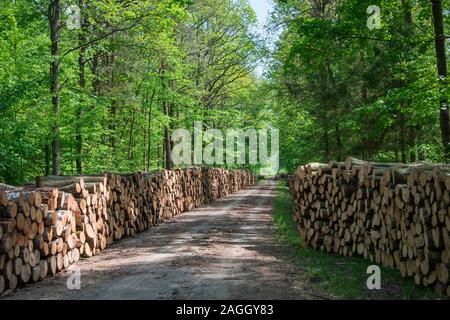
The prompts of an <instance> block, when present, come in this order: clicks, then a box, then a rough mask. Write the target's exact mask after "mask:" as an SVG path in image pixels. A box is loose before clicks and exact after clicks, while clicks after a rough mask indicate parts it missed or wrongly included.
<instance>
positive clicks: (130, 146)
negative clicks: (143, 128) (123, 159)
mask: <svg viewBox="0 0 450 320" xmlns="http://www.w3.org/2000/svg"><path fill="white" fill-rule="evenodd" d="M135 115H136V111H135V110H134V109H133V114H132V116H131V127H130V139H129V140H128V160H133V145H134V124H135V120H136V117H135Z"/></svg>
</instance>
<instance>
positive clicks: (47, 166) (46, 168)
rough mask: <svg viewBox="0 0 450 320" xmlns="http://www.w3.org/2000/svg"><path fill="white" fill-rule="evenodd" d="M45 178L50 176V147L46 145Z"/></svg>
mask: <svg viewBox="0 0 450 320" xmlns="http://www.w3.org/2000/svg"><path fill="white" fill-rule="evenodd" d="M44 151H45V176H49V175H50V145H49V144H48V143H46V144H45V148H44Z"/></svg>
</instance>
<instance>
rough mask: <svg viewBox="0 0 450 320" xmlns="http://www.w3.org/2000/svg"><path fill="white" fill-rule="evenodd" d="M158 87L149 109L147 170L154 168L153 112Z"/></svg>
mask: <svg viewBox="0 0 450 320" xmlns="http://www.w3.org/2000/svg"><path fill="white" fill-rule="evenodd" d="M155 94H156V89H153V93H152V96H151V98H150V106H149V110H148V133H147V136H148V145H147V171H149V170H151V169H152V119H153V117H152V112H153V101H154V99H155Z"/></svg>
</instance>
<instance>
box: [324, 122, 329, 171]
mask: <svg viewBox="0 0 450 320" xmlns="http://www.w3.org/2000/svg"><path fill="white" fill-rule="evenodd" d="M323 146H324V155H325V161H326V162H327V163H328V162H330V139H329V134H328V129H325V130H324V132H323Z"/></svg>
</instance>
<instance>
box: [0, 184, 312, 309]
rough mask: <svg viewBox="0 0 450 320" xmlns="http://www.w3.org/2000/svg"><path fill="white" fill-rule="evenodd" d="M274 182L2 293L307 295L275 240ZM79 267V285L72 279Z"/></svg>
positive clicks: (174, 296)
mask: <svg viewBox="0 0 450 320" xmlns="http://www.w3.org/2000/svg"><path fill="white" fill-rule="evenodd" d="M276 188H277V184H276V182H275V181H265V182H263V183H262V184H260V185H258V186H255V187H251V188H247V189H245V190H241V191H239V192H237V193H235V194H232V195H230V196H228V197H225V198H221V199H219V200H217V201H216V202H214V203H212V204H210V205H207V206H203V207H201V208H197V209H194V210H192V211H190V212H186V213H183V214H182V215H180V216H178V217H176V218H175V219H174V220H172V221H170V222H166V223H163V224H161V225H160V226H159V227H157V228H155V229H151V230H148V231H146V232H143V233H140V234H138V235H136V236H134V237H131V238H127V239H124V240H122V241H120V242H118V243H116V244H114V245H112V246H111V247H110V248H108V249H106V250H104V251H103V252H102V253H101V254H100V255H98V256H95V257H93V258H90V259H87V260H82V261H80V262H78V263H77V264H75V265H73V266H71V267H70V268H69V271H67V272H64V273H61V274H59V275H57V276H55V277H51V278H46V279H45V280H43V281H41V282H39V283H36V284H33V285H29V286H26V287H24V288H20V289H19V290H17V291H15V292H14V293H11V294H9V295H6V296H4V297H3V298H2V299H33V300H37V299H88V300H95V299H139V300H142V299H192V300H196V299H223V300H225V299H262V300H266V299H275V300H277V299H308V298H311V296H308V294H307V293H305V292H304V291H303V292H302V290H301V289H300V288H297V285H296V278H297V275H298V273H299V270H298V269H297V268H296V267H295V266H294V265H293V264H292V262H291V261H290V259H289V248H287V247H284V246H283V245H281V244H278V243H277V242H276V241H274V230H273V224H272V203H273V200H274V198H275V193H276ZM74 268H80V275H81V282H80V283H81V289H73V290H69V289H68V288H67V280H68V279H69V277H70V276H71V275H72V274H73V270H74Z"/></svg>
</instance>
